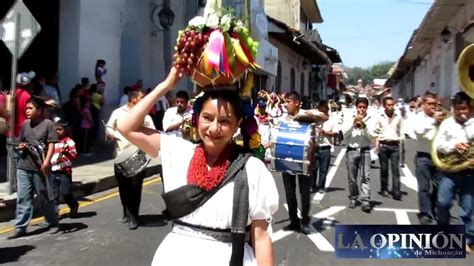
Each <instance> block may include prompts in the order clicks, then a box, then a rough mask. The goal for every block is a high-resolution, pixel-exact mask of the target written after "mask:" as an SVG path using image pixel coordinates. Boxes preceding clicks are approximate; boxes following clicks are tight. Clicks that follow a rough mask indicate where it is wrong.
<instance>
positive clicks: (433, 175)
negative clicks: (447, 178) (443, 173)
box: [415, 152, 440, 218]
mask: <svg viewBox="0 0 474 266" xmlns="http://www.w3.org/2000/svg"><path fill="white" fill-rule="evenodd" d="M415 166H416V179H417V180H418V209H419V210H420V213H419V214H418V216H419V217H423V216H427V217H429V218H435V215H434V214H435V210H436V205H437V203H436V202H437V195H438V183H439V179H440V173H439V172H438V170H437V169H436V166H435V165H434V164H433V161H432V160H431V155H430V154H429V153H426V152H417V153H416V155H415Z"/></svg>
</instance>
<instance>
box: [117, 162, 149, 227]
mask: <svg viewBox="0 0 474 266" xmlns="http://www.w3.org/2000/svg"><path fill="white" fill-rule="evenodd" d="M145 172H146V171H142V172H141V173H139V174H138V175H136V176H132V177H125V176H123V175H121V174H120V172H119V171H117V167H114V173H115V178H116V179H117V184H118V187H119V194H120V201H121V202H122V207H123V211H124V215H128V216H129V217H130V218H135V219H137V218H138V213H139V210H140V202H141V199H142V187H143V179H144V178H145Z"/></svg>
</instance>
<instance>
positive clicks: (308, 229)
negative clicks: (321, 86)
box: [278, 91, 327, 234]
mask: <svg viewBox="0 0 474 266" xmlns="http://www.w3.org/2000/svg"><path fill="white" fill-rule="evenodd" d="M285 107H286V109H287V113H286V114H284V115H283V116H282V117H281V118H280V119H279V120H278V121H298V120H299V121H301V120H305V121H308V120H310V119H314V121H315V122H316V121H317V120H326V119H327V116H326V115H324V114H323V113H321V112H319V111H316V110H302V109H300V95H299V94H298V93H297V92H295V91H292V92H289V93H287V94H286V96H285ZM282 177H283V185H284V187H285V195H286V202H287V204H288V213H289V215H290V224H288V225H287V226H285V227H284V228H283V230H287V231H301V232H302V233H304V234H310V233H313V232H315V229H314V227H313V226H312V225H311V224H310V222H311V218H310V216H309V209H310V187H311V178H310V177H309V176H307V175H303V174H296V173H288V172H283V173H282ZM297 178H298V183H299V188H300V194H301V205H302V208H301V216H302V218H301V221H300V219H299V218H298V215H297V209H298V203H297V200H296V193H295V190H296V179H297Z"/></svg>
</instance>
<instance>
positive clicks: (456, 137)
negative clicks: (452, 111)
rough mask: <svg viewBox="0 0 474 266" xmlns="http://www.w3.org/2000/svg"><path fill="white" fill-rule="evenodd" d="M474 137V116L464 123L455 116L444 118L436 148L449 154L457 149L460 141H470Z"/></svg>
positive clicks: (437, 137)
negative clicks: (457, 120) (459, 121)
mask: <svg viewBox="0 0 474 266" xmlns="http://www.w3.org/2000/svg"><path fill="white" fill-rule="evenodd" d="M473 139H474V117H471V118H469V119H468V120H467V121H466V122H465V123H464V125H461V124H459V123H458V122H456V120H455V119H454V117H449V118H446V120H444V121H443V122H442V123H441V125H440V126H439V132H438V134H437V135H436V138H435V142H434V145H435V147H436V150H437V151H439V152H441V153H444V154H448V153H452V152H454V151H455V149H454V146H456V144H458V143H469V140H471V141H472V140H473Z"/></svg>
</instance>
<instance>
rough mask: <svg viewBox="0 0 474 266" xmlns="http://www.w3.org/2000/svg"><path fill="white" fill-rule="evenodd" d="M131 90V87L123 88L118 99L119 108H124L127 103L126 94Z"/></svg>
mask: <svg viewBox="0 0 474 266" xmlns="http://www.w3.org/2000/svg"><path fill="white" fill-rule="evenodd" d="M131 90H132V88H131V87H129V86H125V88H123V95H122V97H120V101H119V106H124V105H126V104H127V103H128V93H129V92H130V91H131Z"/></svg>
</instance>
